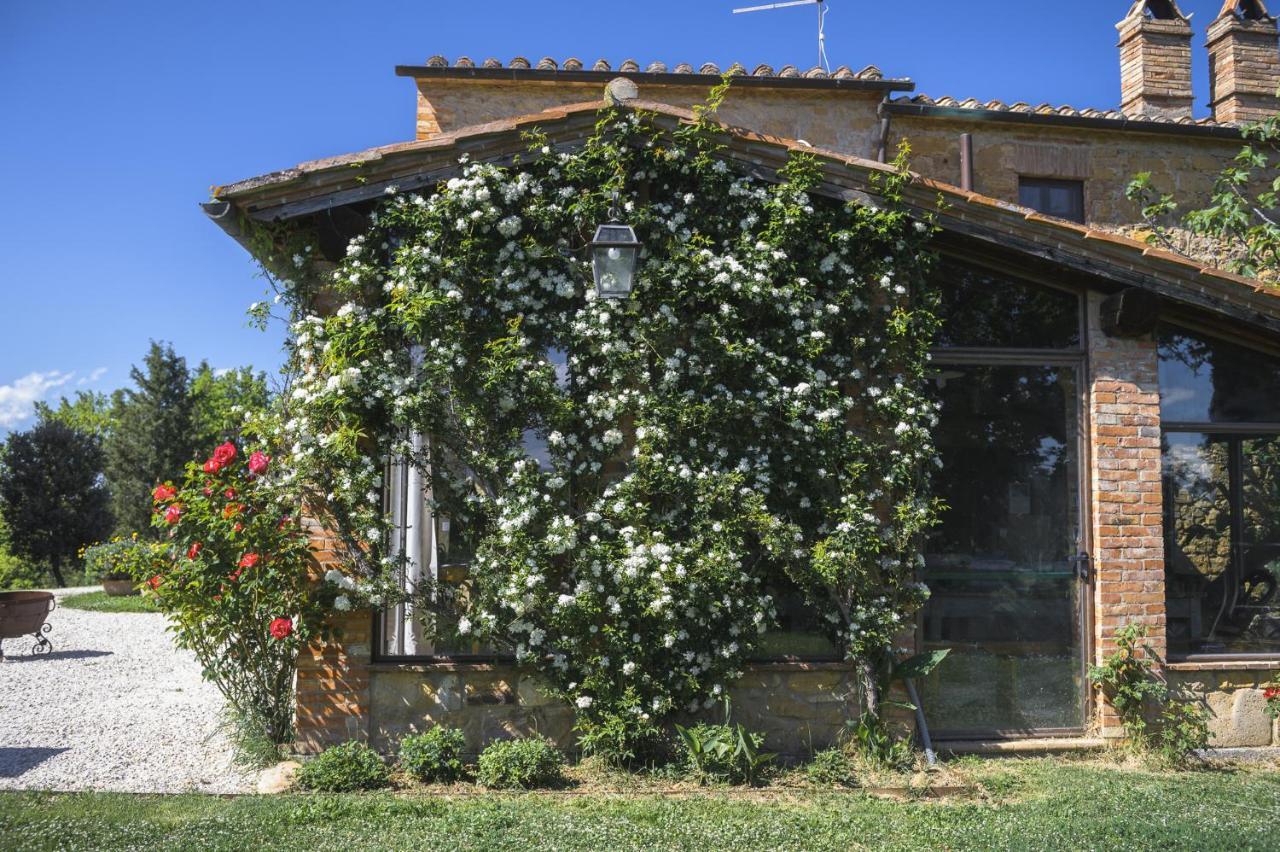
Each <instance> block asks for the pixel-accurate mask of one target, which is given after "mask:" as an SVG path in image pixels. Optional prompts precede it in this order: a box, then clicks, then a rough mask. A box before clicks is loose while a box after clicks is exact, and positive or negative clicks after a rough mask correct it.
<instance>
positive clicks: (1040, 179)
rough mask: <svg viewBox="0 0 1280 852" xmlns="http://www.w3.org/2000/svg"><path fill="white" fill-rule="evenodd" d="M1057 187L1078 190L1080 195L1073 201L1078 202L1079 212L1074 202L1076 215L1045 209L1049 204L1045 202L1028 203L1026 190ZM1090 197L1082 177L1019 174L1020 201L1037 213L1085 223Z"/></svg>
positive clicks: (1053, 188) (1046, 190) (1048, 189)
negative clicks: (1086, 192)
mask: <svg viewBox="0 0 1280 852" xmlns="http://www.w3.org/2000/svg"><path fill="white" fill-rule="evenodd" d="M1055 189H1067V190H1072V191H1073V193H1075V192H1078V197H1073V198H1072V201H1073V202H1078V204H1079V206H1078V212H1077V209H1076V205H1075V204H1074V203H1073V204H1072V208H1073V209H1072V210H1071V211H1070V212H1071V213H1073V214H1075V215H1067V214H1063V213H1055V212H1053V211H1052V210H1047V209H1045V208H1046V207H1048V206H1049V205H1046V204H1044V203H1043V199H1040V202H1041V203H1035V204H1032V203H1028V201H1027V198H1026V196H1025V195H1024V194H1023V193H1024V190H1037V191H1040V192H1041V193H1046V192H1048V191H1051V190H1055ZM1087 201H1088V198H1087V196H1086V195H1085V181H1084V180H1083V179H1080V178H1061V177H1044V176H1039V175H1018V203H1019V204H1021V205H1022V206H1023V207H1030V208H1031V209H1032V210H1035V211H1036V212H1037V213H1043V214H1044V215H1046V216H1056V217H1058V218H1059V219H1066V220H1067V221H1069V222H1077V223H1079V224H1081V225H1083V224H1084V223H1085V221H1086V219H1087V217H1088V205H1087V203H1086V202H1087Z"/></svg>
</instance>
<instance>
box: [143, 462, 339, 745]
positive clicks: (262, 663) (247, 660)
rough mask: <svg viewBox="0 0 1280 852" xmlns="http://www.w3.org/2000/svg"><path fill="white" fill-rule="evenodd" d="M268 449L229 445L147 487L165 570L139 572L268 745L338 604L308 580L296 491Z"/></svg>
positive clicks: (180, 641)
mask: <svg viewBox="0 0 1280 852" xmlns="http://www.w3.org/2000/svg"><path fill="white" fill-rule="evenodd" d="M276 467H277V465H275V464H274V463H273V462H272V461H271V457H270V456H269V455H267V453H265V452H264V451H262V450H255V451H254V452H252V453H251V454H250V455H249V457H248V459H247V460H246V459H245V457H244V453H243V452H242V451H241V449H240V448H239V447H237V446H236V445H235V444H234V443H232V442H230V441H228V442H227V443H224V444H222V445H221V446H219V447H217V448H216V449H215V450H214V451H213V454H212V455H211V456H210V457H209V459H208V460H207V461H205V462H203V463H202V464H196V463H192V464H190V465H188V466H187V471H186V476H185V478H184V480H183V482H182V483H181V485H178V486H175V485H174V484H173V483H167V482H166V483H162V484H160V485H158V486H157V487H156V489H155V490H154V492H153V493H152V500H153V507H154V513H153V517H152V523H153V524H154V525H155V526H156V527H158V528H160V529H162V530H164V531H165V534H166V539H165V541H166V547H167V559H166V560H165V561H164V562H163V563H162V564H163V567H162V568H161V569H160V570H158V571H156V572H155V573H149V574H148V575H147V576H139V577H138V578H137V579H138V580H140V581H142V582H143V584H144V586H143V588H144V592H145V593H146V594H149V595H151V596H152V597H153V598H154V599H155V601H156V603H157V605H158V606H159V608H160V609H161V611H162V612H164V613H165V614H166V615H167V616H168V618H169V623H170V629H171V630H172V632H173V634H174V637H175V640H176V643H177V645H178V646H179V647H182V648H187V649H189V650H191V651H193V652H195V655H196V657H197V658H198V659H199V660H200V664H201V666H202V667H203V673H204V677H205V678H206V679H207V680H209V681H211V682H213V683H214V684H215V685H216V686H217V687H218V689H219V690H221V691H222V694H223V695H224V696H225V697H226V699H227V701H228V702H229V704H230V705H231V706H232V707H233V708H234V709H235V710H236V711H237V712H238V713H239V714H240V715H241V716H242V717H243V718H245V719H246V720H248V721H249V722H250V723H251V724H253V725H255V726H257V727H259V728H260V729H261V732H262V733H263V734H265V735H266V736H268V737H269V738H270V739H271V740H272V741H273V742H276V743H283V742H286V741H287V740H288V739H289V734H290V731H291V721H292V711H293V694H294V693H293V689H294V674H295V660H296V658H297V655H298V652H299V651H300V650H301V649H302V648H303V646H304V645H305V644H306V643H307V641H308V640H309V639H310V638H311V637H312V636H313V635H315V634H316V632H317V631H318V630H319V629H320V625H321V623H322V621H323V616H324V613H325V612H326V611H327V607H328V606H329V605H330V604H331V597H332V596H329V598H328V599H326V597H325V594H326V592H325V589H324V588H322V587H317V586H316V585H315V584H313V583H312V582H311V581H310V580H309V576H308V559H309V556H308V553H309V551H308V544H307V537H306V535H305V534H304V533H303V531H302V529H301V528H300V526H299V517H298V514H297V512H298V506H299V502H298V495H297V493H296V491H294V490H293V489H291V488H290V487H288V486H287V484H285V482H284V481H283V480H284V479H286V478H287V477H282V476H278V475H277V471H276Z"/></svg>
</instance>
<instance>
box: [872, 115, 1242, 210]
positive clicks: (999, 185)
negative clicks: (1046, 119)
mask: <svg viewBox="0 0 1280 852" xmlns="http://www.w3.org/2000/svg"><path fill="white" fill-rule="evenodd" d="M891 128H892V132H891V136H892V138H893V139H894V144H895V145H896V144H897V140H898V139H906V140H908V141H909V142H910V143H911V166H912V168H913V169H915V170H916V171H918V172H920V173H921V174H923V175H926V176H927V177H931V178H934V179H936V180H940V181H943V182H944V183H949V184H952V185H954V186H959V185H960V134H962V133H969V134H971V135H972V137H973V160H974V162H973V172H974V174H973V191H974V192H977V193H980V194H982V195H989V196H991V197H993V198H1001V199H1004V200H1007V201H1014V202H1016V201H1017V200H1018V178H1019V177H1020V176H1022V177H1042V178H1059V179H1063V180H1082V181H1084V209H1085V220H1086V221H1088V222H1091V223H1098V224H1107V225H1115V224H1124V223H1133V222H1136V221H1138V219H1139V218H1140V217H1139V215H1138V214H1139V211H1138V208H1137V207H1136V206H1135V205H1134V204H1133V203H1132V202H1130V201H1129V200H1128V199H1127V198H1125V195H1124V193H1125V187H1126V186H1128V184H1129V182H1130V181H1131V180H1132V179H1133V178H1134V176H1135V175H1137V174H1138V173H1139V172H1151V178H1152V182H1153V183H1154V184H1155V186H1157V187H1159V188H1160V189H1161V190H1162V191H1165V192H1172V193H1173V194H1174V195H1175V196H1176V197H1177V198H1178V200H1179V201H1180V202H1182V203H1183V204H1184V206H1186V207H1188V209H1189V208H1190V207H1194V206H1197V202H1199V201H1207V200H1208V199H1209V197H1210V195H1211V193H1212V190H1213V179H1214V176H1215V175H1217V173H1218V172H1219V171H1220V170H1221V169H1222V167H1223V166H1225V165H1227V164H1228V163H1229V162H1230V160H1231V158H1232V157H1234V156H1235V155H1236V154H1237V153H1238V152H1239V151H1240V146H1241V142H1240V141H1239V140H1231V139H1215V138H1204V137H1195V136H1178V135H1174V134H1143V133H1133V132H1117V131H1114V130H1096V129H1092V128H1078V127H1051V126H1041V127H1037V126H1033V125H1018V124H995V123H992V122H980V121H972V120H966V119H964V118H956V119H951V118H940V117H936V116H931V117H928V118H924V117H917V116H894V117H893V124H892V125H891Z"/></svg>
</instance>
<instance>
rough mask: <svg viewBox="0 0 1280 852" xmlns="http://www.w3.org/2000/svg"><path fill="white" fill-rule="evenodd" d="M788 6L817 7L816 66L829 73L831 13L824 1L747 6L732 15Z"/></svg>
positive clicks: (803, 0) (807, 0)
mask: <svg viewBox="0 0 1280 852" xmlns="http://www.w3.org/2000/svg"><path fill="white" fill-rule="evenodd" d="M790 6H817V7H818V64H819V65H821V66H822V68H823V69H824V70H825V71H826V72H827V73H828V74H830V73H831V64H830V63H829V62H827V12H829V11H831V10H830V9H828V8H827V3H826V0H789V2H786V3H766V4H765V5H763V6H747V7H745V8H742V9H734V10H733V14H735V15H741V14H743V13H745V12H767V11H769V10H771V9H786V8H788V7H790Z"/></svg>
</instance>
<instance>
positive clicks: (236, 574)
mask: <svg viewBox="0 0 1280 852" xmlns="http://www.w3.org/2000/svg"><path fill="white" fill-rule="evenodd" d="M242 573H244V569H243V568H237V569H236V570H234V571H232V572H231V574H230V575H229V576H228V577H227V579H228V580H230V581H231V582H233V583H234V582H235V581H236V580H239V579H240V575H241V574H242ZM223 588H224V589H225V588H226V586H223Z"/></svg>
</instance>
